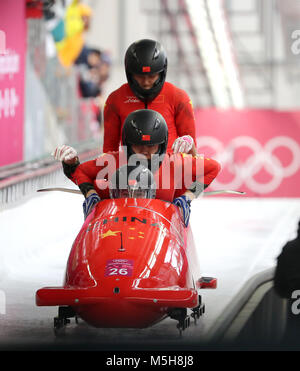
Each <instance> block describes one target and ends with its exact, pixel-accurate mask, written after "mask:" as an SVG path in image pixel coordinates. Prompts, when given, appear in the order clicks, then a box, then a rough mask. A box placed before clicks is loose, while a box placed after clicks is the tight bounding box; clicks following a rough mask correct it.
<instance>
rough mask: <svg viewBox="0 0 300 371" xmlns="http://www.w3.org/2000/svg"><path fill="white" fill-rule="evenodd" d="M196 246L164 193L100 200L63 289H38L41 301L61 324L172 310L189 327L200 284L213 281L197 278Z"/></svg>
mask: <svg viewBox="0 0 300 371" xmlns="http://www.w3.org/2000/svg"><path fill="white" fill-rule="evenodd" d="M194 253H195V246H194V242H193V238H192V233H191V230H190V227H188V228H185V227H184V225H183V222H182V220H181V216H180V213H179V211H178V209H177V207H176V206H175V205H173V204H171V203H169V202H165V201H162V200H158V199H140V198H136V199H135V198H121V199H106V200H103V201H101V202H99V203H98V204H97V205H96V207H95V208H94V210H93V211H92V213H91V214H90V215H89V216H88V218H87V219H86V221H85V222H84V224H83V226H82V228H81V230H80V232H79V234H78V235H77V237H76V239H75V241H74V243H73V245H72V248H71V251H70V255H69V258H68V262H67V266H66V273H65V279H64V284H63V286H62V287H45V288H41V289H39V290H38V291H37V292H36V304H37V305H38V306H58V307H59V315H58V317H56V318H55V319H54V327H55V330H56V331H57V330H59V329H60V328H63V327H64V325H65V324H66V323H68V322H69V320H68V318H70V317H73V316H75V317H80V318H82V319H83V320H84V321H86V322H87V323H88V324H90V325H92V326H95V327H131V328H132V327H133V328H144V327H148V326H151V325H153V324H155V323H157V322H158V321H160V320H162V319H164V318H165V317H167V316H170V317H171V318H174V319H176V320H178V325H177V327H178V328H179V330H180V331H181V330H184V329H185V328H186V327H187V326H188V324H189V316H188V315H187V309H188V308H190V309H191V310H192V316H193V317H194V318H195V319H196V318H199V317H200V315H201V314H202V313H203V311H204V306H203V304H202V303H201V297H200V295H199V289H200V288H201V287H205V288H209V287H214V286H215V281H214V280H208V279H207V278H204V279H203V278H202V279H201V278H200V277H199V276H195V274H197V273H196V270H197V268H196V270H195V269H194V268H193V267H194V266H195V264H194V263H195V260H196V257H195V256H194Z"/></svg>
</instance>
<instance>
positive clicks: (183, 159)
mask: <svg viewBox="0 0 300 371" xmlns="http://www.w3.org/2000/svg"><path fill="white" fill-rule="evenodd" d="M112 160H113V161H112ZM124 164H126V157H125V155H124V154H123V152H110V153H105V154H103V155H101V156H100V157H99V158H98V159H95V160H91V161H87V162H85V163H83V164H80V165H78V166H77V168H76V170H75V171H74V172H73V173H72V174H71V176H70V179H71V180H72V181H73V182H74V183H75V184H77V185H78V186H79V187H80V186H81V185H83V184H85V185H86V184H90V185H92V186H93V187H94V188H95V189H96V191H97V193H98V194H99V196H100V198H102V199H103V198H109V188H108V182H107V185H106V188H105V189H99V187H100V184H101V187H100V188H103V187H102V186H103V184H104V183H103V180H104V179H105V180H108V179H109V178H111V176H112V175H113V172H114V171H116V169H118V168H119V167H121V166H122V165H124ZM220 169H221V167H220V164H219V163H218V162H217V161H215V160H213V159H208V158H205V157H202V156H192V155H187V154H184V153H167V154H166V155H165V156H164V159H163V161H162V163H161V166H160V167H159V169H158V170H157V171H156V172H155V173H154V179H155V182H156V187H157V188H156V198H158V199H162V200H165V201H169V202H173V200H174V198H176V197H178V196H180V195H182V194H183V193H184V192H185V191H186V190H187V189H188V188H189V187H190V186H191V184H192V183H193V182H195V181H198V182H200V183H202V184H204V185H206V186H208V185H209V184H210V183H211V182H212V181H213V180H214V179H215V177H216V176H217V174H218V173H219V171H220ZM104 182H105V181H104Z"/></svg>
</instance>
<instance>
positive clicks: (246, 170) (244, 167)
mask: <svg viewBox="0 0 300 371" xmlns="http://www.w3.org/2000/svg"><path fill="white" fill-rule="evenodd" d="M197 146H198V148H199V149H201V148H203V147H209V148H211V149H212V150H213V151H214V154H212V157H213V158H214V159H215V160H217V161H219V162H220V164H221V166H222V168H225V167H226V168H227V170H228V171H229V172H230V173H231V174H233V175H234V178H233V179H232V180H231V181H230V182H228V183H220V181H219V180H218V177H217V178H216V179H215V180H214V182H213V186H214V188H220V187H224V186H226V188H228V189H233V190H238V189H240V188H241V186H242V185H246V186H247V188H248V189H250V190H251V191H253V192H255V193H260V194H267V193H271V192H273V191H275V190H276V189H277V188H278V187H279V186H280V184H281V183H282V181H283V179H284V178H287V177H290V176H292V175H294V174H296V173H297V171H298V170H299V168H300V147H299V145H298V143H297V142H296V141H295V140H294V139H292V138H290V137H286V136H278V137H274V138H272V139H270V140H269V141H268V142H267V143H266V144H265V145H264V146H263V145H262V144H261V143H259V142H258V141H257V140H256V139H255V138H253V137H249V136H239V137H236V138H233V139H232V140H231V141H230V142H229V143H228V145H227V146H226V147H224V144H223V143H222V142H221V141H220V140H218V139H216V138H214V137H210V136H203V137H198V138H197ZM241 147H246V148H249V149H250V150H251V151H252V152H253V154H252V155H250V156H249V157H248V158H247V160H246V161H245V162H243V163H242V164H238V163H236V162H235V161H234V155H235V152H236V150H237V149H238V148H241ZM280 147H284V148H286V149H288V151H290V152H291V154H292V160H291V162H290V163H289V164H288V165H287V166H283V165H282V163H281V161H280V159H279V158H278V157H277V156H275V154H274V151H275V150H276V149H277V148H280ZM200 152H201V150H200V151H199V153H200ZM262 169H265V170H266V171H267V172H268V173H269V174H270V175H271V176H272V178H271V180H270V181H269V182H267V183H260V182H258V181H257V180H255V179H254V176H255V175H256V174H258V173H259V172H260V171H261V170H262Z"/></svg>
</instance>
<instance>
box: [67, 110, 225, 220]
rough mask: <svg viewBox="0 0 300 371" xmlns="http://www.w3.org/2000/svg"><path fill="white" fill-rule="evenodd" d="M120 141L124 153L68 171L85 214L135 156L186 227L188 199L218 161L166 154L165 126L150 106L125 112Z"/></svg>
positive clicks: (210, 175) (200, 188)
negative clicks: (116, 174) (114, 177)
mask: <svg viewBox="0 0 300 371" xmlns="http://www.w3.org/2000/svg"><path fill="white" fill-rule="evenodd" d="M122 140H123V143H124V144H125V145H126V147H125V148H126V149H127V152H125V151H121V152H119V151H117V152H109V153H104V154H103V155H101V156H100V157H98V158H97V159H95V160H92V161H87V162H85V163H83V164H81V165H78V166H76V167H75V168H73V170H72V171H71V172H70V173H69V174H68V177H69V178H70V179H71V180H72V181H73V182H74V183H75V184H77V185H78V186H79V188H80V190H81V191H82V193H83V195H84V196H85V197H86V201H85V203H84V213H85V217H86V216H87V215H88V214H89V213H90V211H91V210H92V208H93V207H94V205H95V203H97V202H99V201H100V200H101V198H102V199H103V198H109V183H110V180H111V178H112V176H113V174H114V173H115V172H116V170H117V169H119V168H120V167H121V166H123V165H125V164H129V163H130V161H131V160H132V158H133V157H136V160H138V162H144V166H145V167H147V168H148V169H149V170H150V171H151V172H152V174H153V175H154V180H155V184H156V195H155V198H159V199H162V200H165V201H169V202H174V203H175V204H176V205H177V206H179V207H180V208H181V210H182V215H183V220H184V223H185V225H186V226H187V224H188V220H189V215H190V202H191V200H192V199H194V198H195V197H197V196H198V195H199V194H200V193H201V192H202V191H203V189H205V188H206V187H207V186H208V185H209V184H210V183H211V182H212V181H213V180H214V178H215V177H216V176H217V174H218V172H219V171H220V165H219V163H218V162H216V161H215V160H213V159H208V158H204V157H202V156H192V155H188V154H184V153H176V154H174V153H166V147H167V142H168V127H167V125H166V122H165V120H164V118H163V117H162V115H160V114H159V113H158V112H156V111H153V110H149V109H142V110H137V111H134V112H132V113H130V114H129V115H128V117H127V118H126V120H125V123H124V127H123V130H122ZM134 166H135V167H137V165H136V164H135V165H134ZM66 175H67V174H66Z"/></svg>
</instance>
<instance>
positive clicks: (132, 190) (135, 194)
mask: <svg viewBox="0 0 300 371" xmlns="http://www.w3.org/2000/svg"><path fill="white" fill-rule="evenodd" d="M109 193H110V197H111V198H155V194H156V183H155V180H154V176H153V174H152V172H151V171H150V170H149V169H148V168H147V167H145V166H143V165H138V166H128V165H124V166H122V167H120V168H119V169H118V170H117V171H116V172H115V173H114V175H113V176H112V179H111V182H110V189H109Z"/></svg>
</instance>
